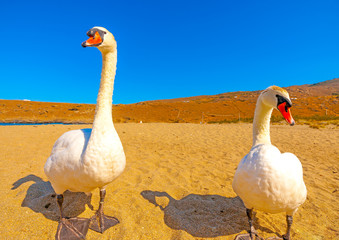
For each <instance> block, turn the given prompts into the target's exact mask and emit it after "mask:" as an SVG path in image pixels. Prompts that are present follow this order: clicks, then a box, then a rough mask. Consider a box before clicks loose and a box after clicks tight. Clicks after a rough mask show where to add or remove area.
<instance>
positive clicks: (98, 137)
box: [84, 49, 117, 162]
mask: <svg viewBox="0 0 339 240" xmlns="http://www.w3.org/2000/svg"><path fill="white" fill-rule="evenodd" d="M102 60H103V61H102V72H101V81H100V88H99V93H98V98H97V105H96V109H95V115H94V121H93V127H92V133H91V136H90V138H89V141H88V144H87V147H86V151H85V155H84V162H87V161H88V160H90V159H91V158H92V157H93V156H95V155H96V154H97V151H99V150H100V149H101V148H105V147H104V145H105V144H107V138H109V139H111V138H110V137H111V134H112V133H113V132H114V131H115V129H114V126H113V121H112V120H113V119H112V96H113V84H114V77H115V71H116V64H117V51H116V49H114V51H108V52H102Z"/></svg>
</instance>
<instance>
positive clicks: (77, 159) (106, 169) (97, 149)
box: [44, 28, 126, 194]
mask: <svg viewBox="0 0 339 240" xmlns="http://www.w3.org/2000/svg"><path fill="white" fill-rule="evenodd" d="M99 29H104V28H99ZM104 30H105V31H107V30H106V29H104ZM107 32H108V31H107ZM107 42H108V43H107ZM105 44H106V45H105ZM105 44H103V46H102V47H101V46H100V47H98V49H99V50H100V51H101V52H102V56H103V67H102V74H101V82H100V89H99V93H98V99H97V106H96V113H95V117H94V122H93V128H92V129H82V130H73V131H69V132H66V133H64V134H63V135H62V136H61V137H60V138H59V139H58V140H57V141H56V142H55V144H54V146H53V149H52V153H51V155H50V157H49V158H48V159H47V162H46V164H45V168H44V170H45V174H46V176H47V177H48V179H49V180H50V182H51V184H52V186H53V188H54V190H55V192H56V193H57V194H62V193H63V192H64V191H65V190H70V191H74V192H87V193H88V192H91V191H92V190H94V189H95V188H100V189H103V188H104V187H105V186H106V185H107V184H109V183H110V182H112V181H113V180H114V179H115V178H116V177H117V176H119V175H120V174H121V173H122V172H123V170H124V168H125V164H126V158H125V154H124V150H123V147H122V144H121V141H120V139H119V136H118V134H117V132H116V130H115V128H114V126H113V121H112V95H113V83H114V76H115V71H116V62H117V50H116V43H115V40H114V38H113V35H111V34H110V33H109V34H107V36H106V39H105Z"/></svg>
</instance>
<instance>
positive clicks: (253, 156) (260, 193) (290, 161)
mask: <svg viewBox="0 0 339 240" xmlns="http://www.w3.org/2000/svg"><path fill="white" fill-rule="evenodd" d="M281 94H287V92H285V91H283V92H282V93H281ZM262 95H263V94H262ZM262 95H260V97H259V98H258V101H257V106H256V111H255V116H254V122H253V146H252V148H251V150H250V152H249V153H248V154H247V155H246V156H245V157H244V158H243V159H242V160H241V162H240V163H239V165H238V168H237V170H236V173H235V175H234V180H233V189H234V191H235V192H236V193H237V195H238V196H239V197H240V198H241V199H242V200H243V202H244V204H245V206H246V208H248V209H253V208H254V209H257V210H261V211H264V212H268V213H278V212H286V213H287V215H293V213H294V212H295V211H296V210H297V209H298V207H299V206H300V205H301V204H302V203H303V202H304V201H305V200H306V195H307V190H306V186H305V183H304V181H303V170H302V165H301V163H300V161H299V159H298V158H297V157H296V156H295V155H294V154H292V153H283V154H282V153H281V152H280V151H279V149H278V148H276V147H275V146H273V145H272V144H271V141H270V127H269V126H270V118H271V113H272V111H273V106H275V105H274V104H272V106H270V105H269V104H267V103H265V100H264V99H263V97H262ZM286 97H288V94H287V95H286ZM288 98H289V97H288Z"/></svg>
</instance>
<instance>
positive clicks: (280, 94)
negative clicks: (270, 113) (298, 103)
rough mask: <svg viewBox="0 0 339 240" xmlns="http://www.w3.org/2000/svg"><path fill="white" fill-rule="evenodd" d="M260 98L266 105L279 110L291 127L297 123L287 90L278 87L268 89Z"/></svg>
mask: <svg viewBox="0 0 339 240" xmlns="http://www.w3.org/2000/svg"><path fill="white" fill-rule="evenodd" d="M260 98H261V100H262V102H263V103H264V104H266V105H268V106H270V107H273V108H275V109H277V110H279V111H280V112H281V114H282V115H283V117H284V118H285V120H286V122H288V123H289V124H290V125H291V126H293V125H294V123H295V122H294V119H293V117H292V114H291V111H290V108H291V107H292V102H291V99H290V96H289V95H288V92H287V91H286V90H285V89H282V88H281V87H277V86H271V87H268V88H266V89H265V90H264V91H263V92H262V93H261V94H260Z"/></svg>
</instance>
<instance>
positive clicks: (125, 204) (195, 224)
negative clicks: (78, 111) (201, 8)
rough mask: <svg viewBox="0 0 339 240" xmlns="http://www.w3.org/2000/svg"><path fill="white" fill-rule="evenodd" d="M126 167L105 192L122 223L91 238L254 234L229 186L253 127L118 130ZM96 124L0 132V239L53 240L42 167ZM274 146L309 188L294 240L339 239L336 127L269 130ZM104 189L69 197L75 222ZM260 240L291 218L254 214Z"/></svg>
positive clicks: (53, 217)
mask: <svg viewBox="0 0 339 240" xmlns="http://www.w3.org/2000/svg"><path fill="white" fill-rule="evenodd" d="M115 126H116V129H117V131H118V134H119V136H120V138H121V141H122V143H123V146H124V149H125V153H126V157H127V166H126V169H125V171H124V173H123V174H122V175H121V176H120V177H119V178H118V179H116V180H115V181H114V182H113V183H112V184H110V185H109V186H108V188H107V197H106V202H105V213H106V214H107V215H111V216H115V217H117V218H118V219H119V220H120V224H118V225H116V226H115V227H113V228H111V229H109V230H107V231H106V232H105V233H104V234H99V233H96V232H94V231H91V230H89V232H88V234H87V239H125V240H133V239H145V240H146V239H147V240H151V239H156V240H159V239H161V240H167V239H168V240H174V239H225V240H227V239H234V237H235V236H236V235H237V234H239V233H245V230H247V229H248V223H247V217H246V214H245V208H244V206H243V204H242V202H241V200H240V199H239V198H238V197H237V196H236V194H235V193H234V192H233V190H232V180H233V175H234V172H235V169H236V167H237V165H238V163H239V161H240V160H241V158H242V157H243V156H244V155H246V154H247V152H248V151H249V149H250V148H251V144H252V125H251V124H246V123H240V124H210V125H206V124H204V125H200V124H181V123H180V124H179V123H178V124H175V123H172V124H170V123H147V124H137V123H125V124H115ZM88 127H91V125H39V126H36V125H35V126H0V141H1V145H0V168H1V174H0V180H1V182H2V184H1V186H0V199H1V201H0V205H1V207H0V214H1V224H0V238H1V239H54V236H55V232H56V229H57V225H58V222H57V220H58V216H59V212H58V207H57V204H56V201H55V194H53V189H52V188H51V185H50V183H49V182H48V181H47V178H46V176H45V174H44V171H43V166H44V164H45V161H46V159H47V158H48V156H49V154H50V152H51V149H52V146H53V144H54V142H55V141H56V140H57V138H58V137H59V136H60V135H61V134H62V133H64V132H66V131H68V130H71V129H79V128H88ZM271 139H272V143H273V144H274V145H275V146H277V147H278V148H279V149H280V150H281V151H282V152H292V153H294V154H295V155H296V156H297V157H298V158H299V159H300V161H301V162H302V164H303V169H304V180H305V183H306V186H307V189H308V197H307V200H306V202H305V203H304V204H303V205H302V206H301V207H300V208H299V210H298V212H297V213H296V214H295V216H294V223H293V226H292V237H293V239H295V240H299V239H302V240H304V239H305V240H313V239H314V240H318V239H319V240H320V239H324V240H325V239H326V240H329V239H338V236H339V129H338V128H336V129H331V128H330V126H328V127H326V128H323V129H312V128H310V127H308V126H306V125H296V126H294V127H290V126H287V125H273V126H271ZM98 201H99V192H98V191H95V192H93V194H92V196H86V195H85V194H83V193H66V194H65V202H64V206H65V213H66V215H68V216H80V217H86V218H88V217H90V216H92V215H93V214H94V211H95V210H96V209H97V207H98ZM254 225H255V228H256V229H257V230H258V232H259V234H260V235H261V236H262V237H265V238H266V237H270V236H275V235H278V236H281V235H282V234H284V233H285V230H286V222H285V215H284V213H281V214H274V215H273V214H266V213H262V212H257V214H256V218H255V223H254Z"/></svg>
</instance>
